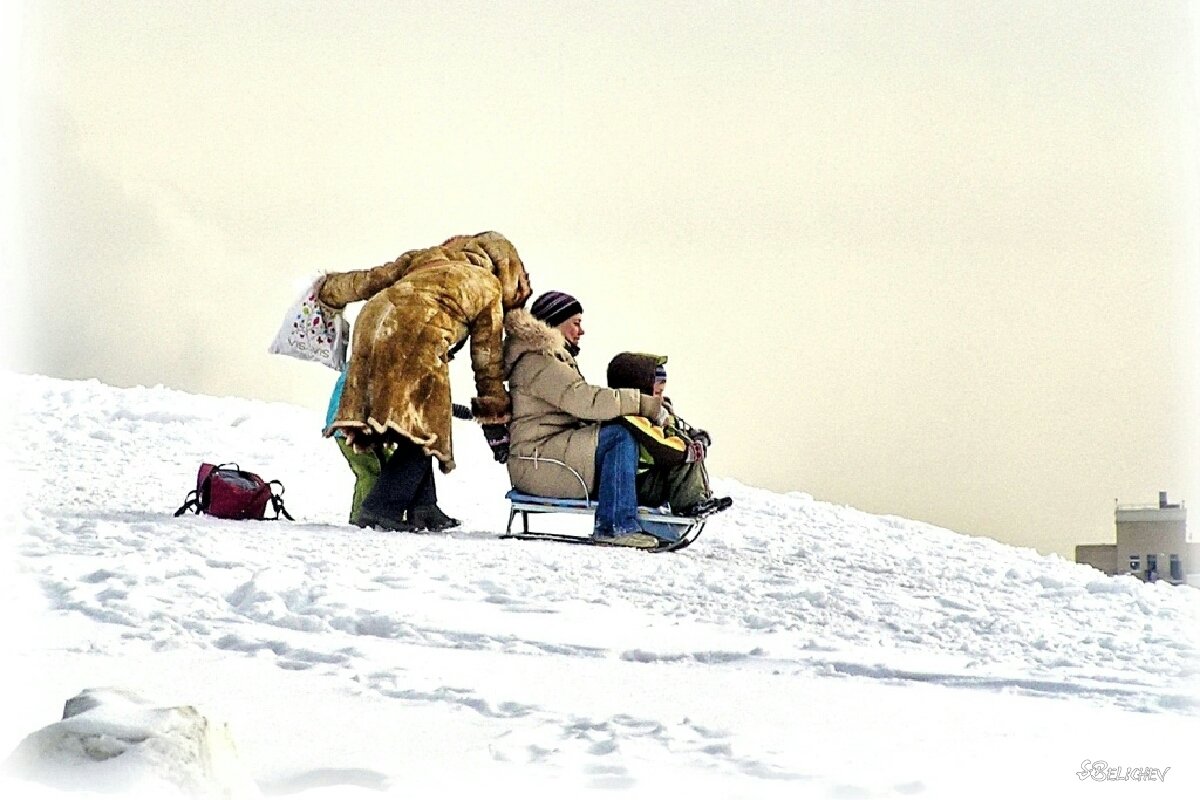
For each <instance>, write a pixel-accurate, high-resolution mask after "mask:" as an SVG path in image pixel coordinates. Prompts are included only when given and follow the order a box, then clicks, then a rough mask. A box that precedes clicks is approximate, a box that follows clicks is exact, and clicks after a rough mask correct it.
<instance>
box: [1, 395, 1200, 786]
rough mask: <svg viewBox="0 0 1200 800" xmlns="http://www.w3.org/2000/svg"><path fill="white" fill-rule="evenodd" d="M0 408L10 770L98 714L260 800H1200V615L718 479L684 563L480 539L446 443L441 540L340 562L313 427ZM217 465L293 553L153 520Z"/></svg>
mask: <svg viewBox="0 0 1200 800" xmlns="http://www.w3.org/2000/svg"><path fill="white" fill-rule="evenodd" d="M5 378H6V381H5V383H6V385H8V386H9V387H10V389H9V391H10V393H11V394H10V396H11V397H12V398H13V402H14V405H15V411H16V413H15V414H14V415H11V417H10V419H9V420H8V422H7V423H6V424H7V425H8V426H9V429H8V430H6V431H5V433H6V437H5V438H6V440H7V441H8V442H9V443H10V447H9V448H8V449H7V452H6V462H5V464H4V470H5V472H4V476H3V482H4V485H6V486H8V487H9V488H10V490H14V491H15V492H16V493H17V495H18V496H16V497H13V498H9V501H8V502H6V503H4V504H3V506H4V519H3V523H4V524H3V530H4V532H5V534H6V535H5V542H6V546H7V547H9V548H11V553H12V555H11V557H6V558H4V559H2V560H3V562H4V563H5V565H6V566H5V568H4V569H5V572H4V574H0V584H2V587H0V600H2V601H3V602H4V606H5V607H6V608H8V609H9V610H10V614H9V615H8V616H7V618H6V619H5V621H4V626H5V631H4V633H3V641H4V642H5V651H6V652H5V659H4V660H5V662H6V664H7V665H8V668H7V670H6V680H5V681H4V682H3V683H2V684H0V685H2V686H3V694H2V695H0V697H2V699H0V707H3V709H4V713H3V714H2V715H0V717H2V718H3V723H2V724H0V758H4V757H6V756H7V754H9V753H11V752H13V751H14V750H15V749H16V748H17V747H18V745H19V744H20V743H21V742H22V740H24V739H25V737H27V736H29V735H30V734H33V733H34V732H35V731H38V730H40V729H42V728H44V727H45V726H48V725H52V724H54V723H56V722H57V721H58V719H59V716H60V715H61V710H62V707H63V703H64V702H65V701H66V700H67V699H68V698H71V697H73V696H75V695H76V694H78V693H79V692H80V691H81V690H84V689H89V688H98V687H116V688H120V689H123V690H126V691H128V692H132V693H136V695H138V696H141V697H143V698H148V699H149V700H151V701H152V702H153V703H155V704H159V705H181V706H186V705H193V706H197V707H199V708H203V709H205V711H206V713H210V714H211V715H212V718H213V719H215V720H220V721H221V723H223V724H225V723H227V724H228V727H229V731H230V735H231V737H232V740H233V743H234V745H235V746H236V754H237V757H238V759H239V760H240V763H241V768H242V769H244V770H245V772H246V773H247V774H248V775H249V776H250V778H252V780H253V781H254V782H255V784H256V785H257V787H258V790H259V791H261V792H262V793H263V794H265V795H268V796H273V795H288V796H295V797H303V798H326V797H377V796H406V797H411V796H424V795H426V794H428V793H432V792H438V793H439V794H440V795H447V796H451V797H457V796H466V795H468V794H476V793H479V792H487V793H489V794H499V795H500V796H510V795H517V796H522V797H551V796H554V797H562V796H571V797H575V796H591V795H593V794H595V795H596V796H609V795H612V794H614V793H616V794H625V795H629V796H645V797H649V796H655V797H657V796H659V795H661V794H663V793H669V794H670V795H671V796H691V797H714V798H729V797H745V798H771V797H781V798H782V797H789V798H794V797H832V798H859V797H862V798H868V797H933V798H941V797H968V796H969V797H992V796H995V797H1008V796H1011V795H1012V794H1013V793H1014V792H1019V791H1026V792H1028V791H1034V792H1037V793H1038V794H1039V795H1045V796H1055V797H1095V796H1098V795H1097V793H1098V792H1105V793H1106V796H1107V795H1111V794H1114V793H1116V794H1124V793H1129V794H1132V793H1134V792H1145V793H1146V796H1149V795H1150V794H1152V795H1153V796H1154V797H1156V798H1163V797H1185V796H1186V797H1193V796H1195V795H1196V791H1197V790H1198V789H1200V760H1198V759H1197V758H1196V757H1195V752H1194V751H1195V742H1196V741H1200V678H1198V670H1197V666H1198V665H1200V659H1198V651H1200V625H1198V624H1197V623H1200V592H1198V591H1197V590H1196V589H1193V588H1188V587H1172V586H1169V585H1166V584H1161V583H1159V584H1144V583H1141V582H1139V581H1137V580H1135V579H1133V578H1129V577H1122V578H1109V577H1106V576H1104V575H1102V574H1100V573H1099V572H1097V571H1096V570H1094V569H1092V568H1090V567H1086V566H1083V565H1077V564H1073V563H1070V562H1068V561H1065V560H1063V559H1061V558H1059V557H1057V556H1046V555H1040V554H1038V553H1037V552H1035V551H1033V550H1030V549H1024V548H1014V547H1010V546H1007V545H1004V544H1000V543H998V542H995V541H993V540H990V539H983V538H977V537H970V536H966V535H962V534H959V533H955V532H952V531H949V530H945V529H942V528H937V527H933V526H930V525H927V524H925V523H920V522H913V521H909V520H905V519H900V518H897V517H891V516H876V515H871V514H866V513H863V512H860V511H858V510H855V509H853V508H847V507H844V506H838V505H833V504H830V503H826V502H822V501H820V500H817V499H814V498H812V497H811V496H809V495H807V494H804V493H801V492H791V493H788V494H777V493H772V492H768V491H765V490H762V489H757V488H754V487H750V486H745V485H742V484H740V483H738V482H736V481H733V480H730V479H722V478H720V477H718V478H717V479H716V487H717V489H718V491H719V492H721V493H723V494H729V495H731V496H732V497H733V498H734V501H735V505H734V507H733V509H732V510H731V511H729V512H727V513H725V514H722V515H719V516H717V517H715V518H714V519H713V520H712V521H711V522H710V524H709V526H708V527H707V528H706V530H705V532H704V534H703V535H702V536H701V537H700V539H699V540H698V541H697V542H696V544H694V545H693V546H692V547H691V548H689V549H687V550H684V551H681V552H679V553H676V554H665V555H651V554H646V553H639V552H635V551H625V550H613V549H607V548H605V549H601V548H584V547H571V546H569V545H560V544H554V543H537V542H518V541H501V540H499V539H497V532H498V531H499V530H500V529H502V528H503V525H504V523H505V521H506V519H507V504H506V502H505V500H504V499H503V495H504V492H505V491H506V489H507V488H508V485H507V476H506V473H505V471H504V470H503V468H502V467H500V466H498V465H496V464H495V463H494V462H493V461H492V460H491V458H490V453H489V451H488V450H487V447H486V445H485V443H484V441H483V437H482V435H481V434H480V433H479V432H478V430H477V428H476V426H474V425H473V423H464V422H459V421H456V422H455V429H454V430H455V436H456V456H457V458H458V462H459V468H458V469H457V470H455V472H453V473H451V474H450V475H449V476H442V477H440V478H439V493H440V495H441V504H442V506H443V507H444V508H445V509H446V510H447V511H449V512H450V513H451V514H453V515H455V516H457V517H459V518H461V519H463V521H464V524H463V526H462V527H461V529H459V530H456V531H453V532H451V533H449V534H445V535H413V534H395V533H391V534H389V533H382V532H374V531H361V530H359V529H357V528H353V527H350V526H348V525H346V524H345V518H346V515H347V513H348V505H349V498H350V490H351V486H352V484H353V479H352V476H351V473H350V471H349V469H348V468H347V467H346V465H345V463H344V461H342V459H341V456H340V454H339V453H338V452H337V449H336V448H335V447H334V445H333V444H332V443H331V442H330V441H328V440H325V439H322V438H321V437H320V436H319V429H320V426H321V424H322V421H323V411H324V403H325V400H326V398H324V397H318V398H313V402H312V408H303V407H298V406H291V405H285V404H278V403H264V402H261V401H254V400H248V399H244V398H236V397H225V398H221V397H209V396H201V395H193V394H187V393H184V392H180V391H176V390H172V389H168V388H164V387H152V388H146V387H139V388H134V389H118V388H114V387H111V386H106V385H104V384H101V383H99V382H96V381H64V380H58V379H53V378H48V377H44V376H37V375H16V374H7V375H5ZM332 379H333V373H330V383H331V384H332ZM714 427H717V426H714ZM718 446H719V442H718ZM204 461H210V462H214V461H215V462H226V461H234V462H237V463H238V464H240V465H241V466H242V467H243V468H245V469H250V470H253V471H255V472H258V473H259V474H261V475H262V476H263V477H265V478H268V479H271V478H278V479H279V480H281V481H282V482H283V483H284V485H285V486H286V489H287V491H286V494H285V496H284V499H285V500H286V502H287V505H288V509H289V510H290V511H291V512H292V514H293V515H294V516H295V517H296V521H295V522H294V523H291V522H287V521H254V522H247V521H243V522H236V521H227V520H218V519H213V518H209V517H205V516H194V515H191V514H187V515H185V516H182V517H179V518H175V517H173V516H172V513H173V512H174V511H175V509H176V508H178V507H179V505H180V504H181V503H182V502H183V499H184V496H185V495H186V494H187V492H188V490H189V489H190V488H191V487H192V486H193V485H194V481H195V472H196V469H197V467H198V466H199V464H200V463H201V462H204ZM579 522H580V520H578V519H572V518H570V517H565V516H564V517H561V518H560V524H559V527H560V528H562V529H569V528H570V526H571V525H572V524H578V523H579ZM543 524H551V525H552V524H555V523H554V522H553V521H548V522H543ZM116 708H117V709H119V708H120V706H119V705H117V706H116ZM112 714H113V712H112V711H111V710H110V712H109V717H111V716H112ZM131 717H132V718H131V719H127V720H125V721H124V723H122V722H121V721H120V720H119V719H118V720H111V719H110V720H109V721H110V723H111V724H113V725H117V726H118V727H119V726H120V725H121V724H125V725H136V724H145V720H144V719H143V717H141V716H138V714H136V713H132V712H131ZM106 719H107V718H106ZM1097 762H1104V764H1105V766H1104V767H1102V768H1096V767H1095V764H1096V763H1097ZM106 764H108V767H107V769H109V770H110V771H112V770H126V771H127V772H129V773H131V775H130V777H131V780H130V781H129V783H130V784H133V783H136V781H135V780H132V779H133V778H136V777H137V775H136V774H134V773H137V772H138V771H139V770H142V769H144V764H143V765H141V766H139V764H140V762H139V761H138V760H137V759H136V758H127V757H126V756H124V755H122V756H120V757H119V758H114V759H112V760H111V762H106ZM60 768H61V769H64V770H70V769H73V767H71V766H70V765H67V766H61V765H60ZM80 769H82V767H80ZM1093 769H1095V770H1096V771H1095V773H1094V774H1095V775H1096V776H1098V777H1103V778H1106V780H1105V781H1104V783H1106V784H1107V785H1106V786H1105V787H1103V788H1100V787H1098V786H1097V785H1096V784H1097V783H1098V781H1097V779H1096V778H1095V777H1093V773H1092V770H1093ZM1151 769H1155V770H1159V772H1157V773H1151V772H1150V770H1151ZM1163 770H1168V771H1167V772H1166V773H1165V776H1164V775H1163V774H1162V771H1163ZM1077 773H1083V774H1084V777H1082V778H1081V777H1080V776H1079V774H1077ZM1135 775H1136V776H1137V777H1138V778H1141V780H1135V779H1134V776H1135ZM1151 776H1153V777H1154V778H1156V779H1158V780H1155V781H1154V783H1156V784H1157V785H1156V786H1155V788H1154V789H1152V790H1150V789H1146V788H1144V787H1143V785H1142V784H1143V783H1145V782H1147V781H1148V780H1149V779H1150V777H1151ZM84 783H85V784H86V781H85V782H84ZM1135 786H1136V789H1135V788H1133V787H1135ZM102 788H103V787H101V786H98V785H92V789H93V790H94V791H97V792H98V791H100V790H101V789H102ZM58 793H59V790H57V789H54V788H51V787H47V786H44V785H41V784H34V783H31V782H27V781H23V780H19V779H17V778H15V777H13V776H11V775H10V776H8V777H5V778H3V783H0V794H2V795H3V796H5V797H29V796H42V795H45V796H58ZM84 793H89V794H90V792H84ZM78 794H79V792H75V793H72V794H70V796H78ZM155 796H163V795H162V792H161V787H158V789H156V792H155ZM1139 796H1140V795H1139Z"/></svg>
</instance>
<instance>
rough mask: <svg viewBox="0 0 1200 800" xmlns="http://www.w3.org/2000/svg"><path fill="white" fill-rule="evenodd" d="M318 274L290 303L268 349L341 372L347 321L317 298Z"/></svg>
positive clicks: (343, 364)
mask: <svg viewBox="0 0 1200 800" xmlns="http://www.w3.org/2000/svg"><path fill="white" fill-rule="evenodd" d="M320 282H321V279H320V278H318V279H317V280H316V281H314V282H313V285H312V286H310V287H308V288H307V289H305V290H304V292H303V294H301V295H300V298H299V299H298V300H296V302H295V303H293V304H292V307H291V308H290V309H289V310H288V313H287V316H285V317H284V318H283V325H282V326H280V328H279V333H277V334H275V341H273V342H271V346H270V347H268V348H267V352H269V353H275V354H277V355H281V356H291V357H292V358H299V359H301V360H303V361H315V362H317V363H318V364H324V365H325V366H327V367H329V368H330V369H332V370H336V371H338V372H341V371H342V370H343V369H344V368H345V366H346V351H347V350H348V349H349V347H350V323H349V322H347V321H346V319H345V317H344V316H342V312H341V311H334V310H333V309H331V308H329V307H327V306H323V305H321V303H320V301H319V300H317V286H318V285H319V284H320Z"/></svg>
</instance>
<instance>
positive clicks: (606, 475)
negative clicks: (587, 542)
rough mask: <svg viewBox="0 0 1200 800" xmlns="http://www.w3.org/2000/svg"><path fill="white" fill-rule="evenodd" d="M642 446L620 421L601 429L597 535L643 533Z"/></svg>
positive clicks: (598, 444) (597, 468) (598, 461)
mask: <svg viewBox="0 0 1200 800" xmlns="http://www.w3.org/2000/svg"><path fill="white" fill-rule="evenodd" d="M637 462H638V446H637V442H636V441H634V438H633V434H632V433H630V432H629V431H628V430H627V429H626V428H625V426H623V425H622V424H621V423H619V422H608V423H605V424H603V425H601V426H600V441H599V443H597V445H596V476H597V483H598V484H599V487H598V491H597V495H598V496H597V498H596V523H595V525H594V526H593V531H594V532H595V533H618V534H620V533H633V532H635V531H640V530H641V529H642V528H641V525H639V524H638V519H637V509H638V501H637Z"/></svg>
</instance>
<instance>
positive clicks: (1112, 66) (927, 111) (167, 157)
mask: <svg viewBox="0 0 1200 800" xmlns="http://www.w3.org/2000/svg"><path fill="white" fill-rule="evenodd" d="M4 13H5V17H4V19H3V23H4V33H3V34H2V36H3V38H4V41H3V45H4V47H3V50H4V55H3V56H2V58H3V59H4V60H3V66H4V77H5V99H6V102H5V117H4V133H5V137H4V138H5V145H6V146H5V148H4V153H3V157H4V167H5V168H4V170H3V172H4V175H5V176H6V177H5V180H4V191H5V195H4V203H5V208H4V211H5V214H4V218H5V225H6V230H5V235H4V237H3V250H2V251H0V255H2V256H3V259H4V267H5V269H4V278H5V284H6V286H7V288H8V297H9V298H10V300H11V301H13V302H11V303H10V308H9V309H8V313H7V314H6V315H5V317H6V318H5V320H4V325H5V331H6V332H7V335H6V339H5V340H6V343H7V346H6V348H5V349H6V351H7V352H6V353H5V357H4V358H5V362H6V363H7V364H8V365H9V366H10V367H11V368H15V369H19V370H22V371H32V372H38V373H43V374H48V375H54V376H59V377H67V378H87V377H94V378H98V379H100V380H102V381H104V382H106V383H111V384H114V385H118V386H132V385H138V384H145V385H154V384H159V383H161V384H165V385H167V386H172V387H176V388H179V389H184V390H187V391H194V392H202V393H207V394H216V395H237V396H243V397H256V398H262V399H266V400H279V401H286V402H291V403H298V404H301V405H305V406H309V407H311V408H313V409H314V410H320V411H323V409H324V407H325V403H326V401H327V399H328V392H329V388H330V386H331V384H332V382H333V379H334V377H335V375H334V373H332V372H330V371H328V370H325V369H324V368H322V367H319V366H316V365H310V364H304V363H301V362H298V361H294V360H291V359H286V358H282V357H279V356H271V355H268V354H267V352H266V347H267V344H268V343H269V342H270V340H271V339H272V337H273V335H274V332H275V329H276V328H277V327H278V326H279V323H280V322H281V320H282V317H283V313H284V312H285V311H286V309H287V306H288V305H289V304H290V302H291V301H292V299H293V298H294V295H295V294H296V293H297V291H298V289H299V287H300V286H301V285H302V284H303V283H304V282H305V281H306V280H307V279H310V278H312V277H313V276H315V275H316V274H317V273H318V272H320V271H323V270H328V269H353V268H360V267H368V266H373V265H376V264H380V263H383V262H385V261H388V260H390V259H392V258H394V257H395V256H397V255H399V254H400V253H401V252H403V251H405V250H408V249H411V248H413V247H422V246H428V245H432V244H436V243H438V242H440V241H441V240H443V239H445V238H447V237H449V236H451V235H454V234H459V233H473V232H477V231H481V230H498V231H500V232H501V233H503V234H505V235H506V236H508V238H510V239H511V240H512V241H513V242H514V244H515V245H516V246H517V248H518V250H519V251H520V253H521V255H522V257H523V259H524V260H525V263H526V265H527V266H528V268H529V271H530V273H531V276H532V280H533V287H534V292H535V294H537V293H540V292H542V291H546V290H549V289H559V290H564V291H568V292H571V293H572V294H575V295H576V296H577V297H579V298H580V300H581V302H582V303H583V306H584V309H585V314H584V324H585V328H586V329H587V330H588V334H587V335H586V336H585V338H584V342H583V346H584V351H583V354H582V357H581V365H582V367H583V369H584V372H585V374H586V375H587V377H588V378H590V379H591V380H592V381H593V382H596V383H602V382H603V380H604V367H605V365H606V363H607V361H608V359H609V358H610V357H611V356H612V355H613V354H615V353H616V352H618V351H620V350H647V351H654V352H662V353H666V354H667V355H669V356H670V363H669V370H670V383H669V387H668V394H670V395H671V396H672V397H674V399H675V401H676V404H677V406H678V407H679V408H680V410H681V411H682V412H683V414H684V416H685V417H687V418H688V419H689V420H690V421H692V422H693V423H694V424H698V425H700V426H702V427H706V428H708V429H710V430H711V431H712V433H713V439H714V447H713V450H712V453H711V467H712V471H713V472H714V473H715V474H716V475H718V476H726V477H733V478H737V479H739V480H741V481H743V482H745V483H748V484H752V485H758V486H763V487H765V488H770V489H774V490H778V491H800V492H806V493H809V494H812V495H813V496H815V497H817V498H819V499H822V500H829V501H833V502H838V503H845V504H848V505H853V506H856V507H858V508H861V509H863V510H866V511H871V512H875V513H893V514H897V515H900V516H904V517H908V518H913V519H919V520H925V521H929V522H933V523H936V524H940V525H944V526H946V527H949V528H952V529H954V530H958V531H961V532H964V533H973V534H982V535H987V536H992V537H995V538H997V539H1000V540H1002V541H1006V542H1010V543H1013V544H1019V545H1027V546H1032V547H1036V548H1038V549H1039V550H1041V551H1043V552H1051V551H1055V552H1060V553H1064V554H1067V555H1071V554H1072V552H1073V547H1074V545H1075V544H1076V543H1082V542H1094V541H1112V540H1113V536H1114V533H1113V514H1112V512H1113V501H1114V499H1119V500H1120V501H1121V502H1122V503H1135V502H1153V501H1155V500H1156V498H1157V492H1158V491H1160V490H1165V491H1168V492H1170V494H1171V496H1172V498H1174V499H1182V500H1184V501H1185V502H1188V503H1189V505H1200V465H1198V460H1200V448H1197V446H1196V444H1197V441H1198V439H1200V427H1198V426H1197V423H1196V420H1195V417H1196V414H1195V409H1196V408H1197V407H1198V401H1200V396H1198V395H1200V392H1198V391H1197V387H1198V386H1200V374H1198V372H1200V371H1198V369H1197V363H1198V361H1200V358H1198V356H1200V352H1198V351H1200V312H1198V306H1200V225H1198V222H1197V220H1198V219H1200V169H1198V166H1197V159H1198V153H1200V147H1198V143H1197V131H1198V123H1197V120H1198V119H1200V104H1198V102H1197V85H1198V83H1200V80H1198V77H1197V76H1198V74H1200V69H1198V66H1197V65H1198V63H1200V57H1198V53H1200V46H1198V43H1197V20H1198V18H1200V13H1198V10H1197V4H1196V3H1187V2H1150V3H1146V2H1092V3H1046V2H1043V1H1042V0H1038V1H1037V2H998V1H997V2H957V1H955V2H951V1H949V0H947V1H946V2H897V3H876V2H870V3H868V2H860V3H855V2H829V3H815V2H813V3H808V2H786V3H785V2H778V3H763V2H759V3H717V2H710V3H705V2H699V3H658V2H627V3H585V2H549V1H547V2H509V3H482V2H480V3H471V2H458V3H446V2H438V3H433V2H429V3H404V2H358V3H286V4H285V3H273V2H259V3H255V2H228V3H224V2H193V3H187V4H182V3H170V4H152V3H143V2H129V3H125V2H97V3H77V2H72V3H65V2H30V3H25V4H9V5H8V6H7V7H6V11H5V12H4ZM464 361H465V359H464ZM454 376H455V390H456V395H457V396H456V399H457V400H459V401H466V400H467V399H468V398H469V397H470V395H471V390H472V386H471V381H470V379H469V373H468V372H467V370H466V364H465V363H462V364H458V363H456V364H455V374H454ZM314 435H317V433H316V431H314ZM330 446H331V447H332V446H333V445H332V444H331V445H330ZM456 446H458V447H483V446H484V444H483V439H482V436H481V435H480V436H478V437H462V436H460V437H459V440H458V441H457V442H456ZM213 455H214V458H219V459H224V458H226V456H227V455H228V454H224V453H214V454H213ZM498 468H499V467H498ZM455 479H456V478H455V476H454V475H453V474H451V475H450V476H448V477H447V478H445V480H449V481H453V480H455ZM450 510H451V511H453V510H452V509H450ZM498 524H499V522H498ZM1195 524H1196V523H1195V521H1193V524H1192V525H1191V527H1192V529H1193V530H1194V529H1195Z"/></svg>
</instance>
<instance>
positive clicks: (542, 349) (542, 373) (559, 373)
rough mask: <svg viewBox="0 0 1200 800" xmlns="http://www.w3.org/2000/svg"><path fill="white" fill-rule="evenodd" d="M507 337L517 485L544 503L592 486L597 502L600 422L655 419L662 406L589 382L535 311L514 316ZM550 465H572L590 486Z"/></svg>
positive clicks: (512, 471)
mask: <svg viewBox="0 0 1200 800" xmlns="http://www.w3.org/2000/svg"><path fill="white" fill-rule="evenodd" d="M504 332H505V338H504V367H505V373H506V375H507V377H508V391H509V395H510V396H511V398H512V421H511V423H510V428H509V437H510V439H511V440H512V441H511V444H510V450H509V453H510V454H509V459H508V474H509V477H510V478H511V479H512V485H513V487H514V488H516V489H519V490H520V491H522V492H527V493H529V494H535V495H539V496H541V497H575V498H582V497H583V496H584V485H586V487H587V495H588V496H589V497H590V498H591V499H593V500H594V499H595V498H596V466H595V461H596V444H597V442H598V440H599V435H600V423H601V422H604V421H607V420H613V419H616V418H618V417H620V416H622V415H625V414H642V415H645V416H648V417H654V416H656V415H657V414H658V411H659V408H660V407H661V403H662V401H660V400H659V399H658V398H657V397H653V396H651V395H644V394H642V393H641V392H639V391H638V390H636V389H608V388H604V387H600V386H593V385H591V384H590V383H588V382H587V381H585V380H584V379H583V375H582V374H581V373H580V371H579V365H578V364H576V363H575V359H574V358H573V357H572V356H571V354H570V353H568V352H567V348H566V340H565V339H564V338H563V335H562V333H561V332H560V331H559V330H558V329H557V328H551V327H550V326H548V325H546V324H545V323H544V322H541V321H539V320H537V319H535V318H534V317H533V315H532V314H530V313H529V312H528V311H525V310H523V309H517V310H514V311H510V312H508V314H506V315H505V317H504ZM521 456H525V457H526V458H521ZM529 459H536V460H529ZM542 459H555V460H557V461H562V462H565V463H566V464H567V465H568V466H570V467H571V468H572V469H574V470H575V471H576V472H578V473H579V475H580V476H581V477H582V479H583V484H581V483H580V481H579V479H578V478H576V477H575V476H574V475H573V474H571V472H569V471H568V470H566V469H564V468H563V467H561V466H559V465H558V464H554V463H551V462H549V461H544V460H542Z"/></svg>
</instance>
